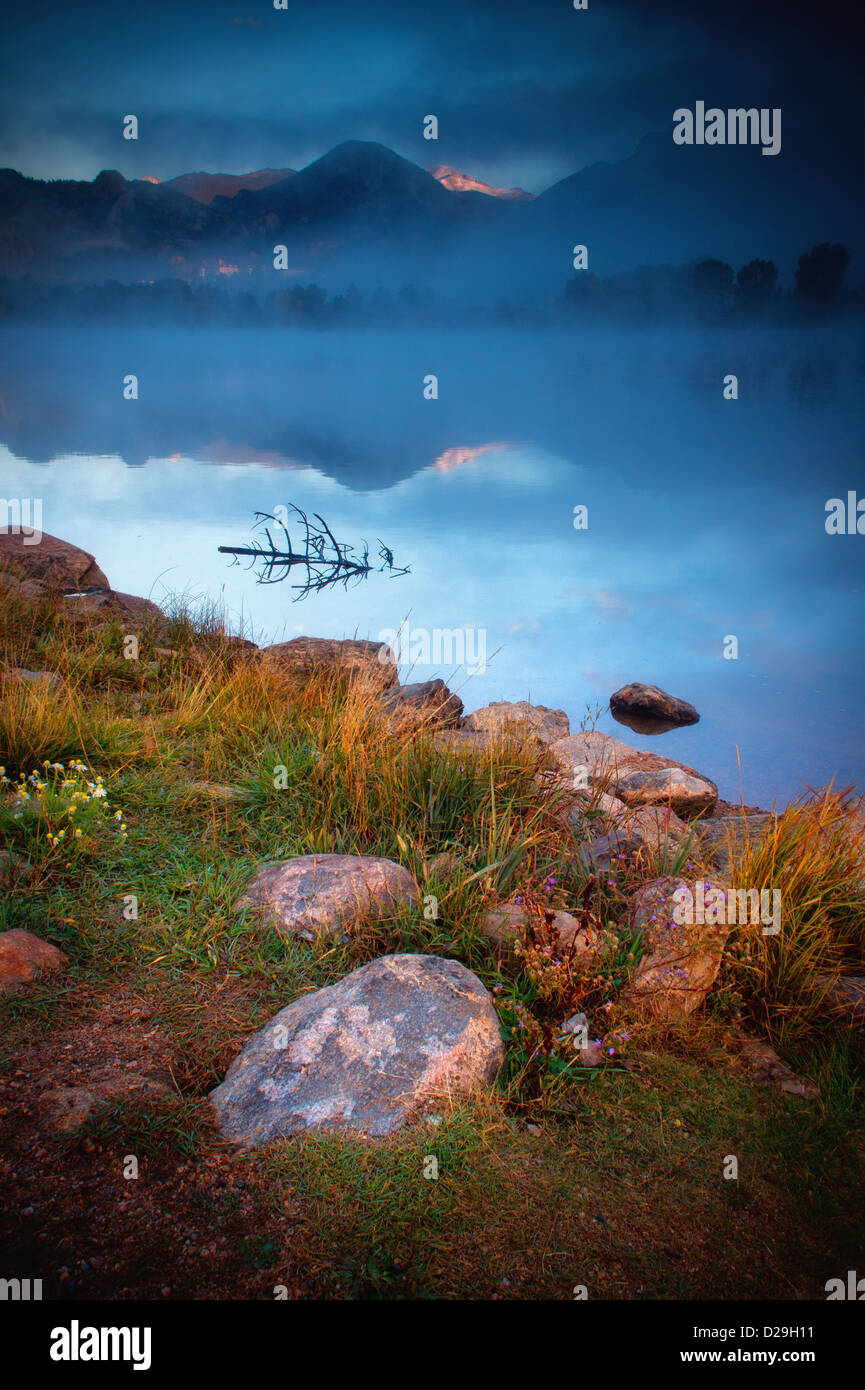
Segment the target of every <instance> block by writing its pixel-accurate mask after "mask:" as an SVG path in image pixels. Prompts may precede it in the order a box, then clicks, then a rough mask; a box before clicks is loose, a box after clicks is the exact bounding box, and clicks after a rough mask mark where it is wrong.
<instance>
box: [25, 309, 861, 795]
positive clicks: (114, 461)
mask: <svg viewBox="0 0 865 1390" xmlns="http://www.w3.org/2000/svg"><path fill="white" fill-rule="evenodd" d="M0 361H2V364H3V375H2V394H0V495H3V496H5V497H41V498H42V499H43V508H44V513H43V526H44V529H45V530H46V531H48V532H50V533H52V534H54V535H58V536H61V537H63V538H64V539H68V540H71V541H74V542H75V543H77V544H79V545H81V546H83V547H84V548H85V549H87V550H91V551H92V552H93V553H94V554H95V555H96V557H97V559H98V561H99V563H100V565H101V566H102V568H103V569H104V570H105V571H106V573H107V575H108V577H109V579H110V581H111V583H112V585H113V586H114V587H115V588H117V589H120V590H123V591H126V592H130V593H136V594H145V595H146V594H150V595H151V596H152V597H153V598H155V599H156V600H157V601H159V600H160V599H164V597H165V595H166V593H167V592H168V591H173V592H186V593H187V594H188V595H189V596H191V597H195V596H202V597H203V596H206V595H209V596H211V597H220V596H221V597H222V599H223V600H224V602H225V603H226V604H227V606H228V608H229V610H230V611H231V612H232V613H233V614H234V615H236V617H237V619H238V621H240V619H241V618H242V619H243V620H245V621H246V622H247V623H249V624H251V625H252V627H253V628H254V635H255V636H256V638H257V640H259V641H267V640H280V639H285V638H288V637H292V636H295V635H297V634H300V633H307V634H311V635H315V636H331V637H342V636H352V635H355V634H356V635H358V636H361V637H372V638H377V637H379V635H380V633H382V632H383V631H384V630H385V629H389V628H390V629H393V628H397V627H399V625H400V623H401V622H402V621H403V619H405V618H408V621H409V624H410V629H411V631H412V632H417V631H419V630H426V631H428V632H430V633H432V632H433V631H434V630H435V629H457V628H466V629H476V630H479V631H480V632H482V633H485V634H486V650H487V665H486V669H485V670H484V671H483V672H479V673H477V674H475V675H473V676H469V675H468V674H467V672H466V669H465V666H462V667H457V668H453V667H451V666H448V665H444V666H441V665H439V666H437V667H434V666H432V665H416V666H415V669H414V673H413V676H412V677H411V678H413V679H418V680H425V679H429V678H431V677H432V676H433V675H442V676H444V677H445V678H446V679H448V680H449V683H450V684H451V685H452V686H453V687H454V688H457V689H459V691H460V693H461V695H462V698H463V701H464V703H465V705H466V709H467V710H471V709H474V708H477V707H478V706H479V705H483V704H486V703H487V702H488V701H490V700H495V699H508V700H518V699H531V700H533V701H535V702H538V703H542V704H545V705H550V706H554V707H561V708H563V709H565V710H566V711H567V712H568V714H569V715H570V717H571V723H572V727H573V728H576V727H578V725H579V723H580V720H581V718H582V717H583V716H584V715H585V713H586V710H587V707H592V708H594V707H595V706H596V705H597V704H598V703H600V704H601V705H603V706H606V703H607V700H608V698H609V695H610V693H611V692H612V691H613V690H615V689H616V688H617V687H618V686H620V685H622V684H624V683H625V682H626V681H630V680H642V681H647V682H654V683H657V684H659V685H661V686H663V687H664V688H665V689H667V690H669V691H671V692H672V693H674V694H676V695H680V696H682V697H684V698H685V699H688V700H690V701H692V703H694V704H695V705H696V706H697V708H698V709H699V711H700V713H701V716H702V718H701V722H700V723H699V724H698V725H696V726H694V727H691V728H687V729H681V730H676V731H673V732H670V733H667V734H663V735H661V736H660V737H658V738H648V737H645V736H640V735H638V734H634V733H632V732H631V731H630V730H627V729H624V728H622V726H620V725H618V724H616V723H615V722H614V721H613V720H612V719H611V717H610V715H609V713H608V712H606V713H604V714H603V715H602V716H601V718H600V719H599V720H598V724H597V727H598V728H600V729H603V730H605V731H607V732H611V733H615V734H617V735H618V736H620V737H623V738H625V739H626V740H627V741H628V742H630V743H633V744H635V745H637V746H638V747H643V748H648V749H650V750H651V751H652V752H669V754H670V755H671V756H672V757H675V758H677V759H680V760H682V761H684V762H687V763H689V764H691V765H692V766H695V767H697V768H699V769H700V770H701V771H704V772H706V773H707V775H709V776H710V777H712V778H713V779H714V780H715V781H716V782H717V783H718V784H719V787H720V789H721V794H722V795H723V796H726V797H728V798H730V799H736V798H738V796H739V790H740V780H739V778H740V775H739V771H738V765H737V749H738V756H739V758H740V760H741V790H742V793H743V794H744V796H745V799H746V801H749V802H759V803H760V804H762V805H768V804H770V803H771V802H772V801H774V800H777V801H779V802H781V803H784V802H786V801H787V800H789V799H790V798H791V797H792V796H794V795H796V794H797V792H799V791H800V790H801V789H802V788H803V786H804V785H806V784H811V785H816V784H823V783H826V782H827V781H829V780H830V779H831V778H832V777H833V776H835V777H837V778H838V779H839V781H840V782H841V783H843V784H846V783H849V782H854V781H855V782H859V783H862V784H863V785H865V740H863V722H865V721H863V714H862V710H863V701H862V687H863V664H865V663H863V657H862V649H863V631H865V629H863V573H865V536H829V535H827V533H826V530H825V524H824V523H825V517H826V513H825V504H826V501H827V499H828V498H830V497H844V498H846V496H847V493H848V491H849V490H850V489H857V487H858V492H859V495H860V496H865V469H863V468H862V463H861V461H862V458H863V442H865V439H863V436H865V411H863V383H865V350H863V344H862V340H861V337H860V336H858V335H856V334H854V333H853V331H852V330H849V329H843V330H842V329H835V330H833V331H831V332H829V331H827V332H825V333H823V332H821V331H819V330H811V331H796V332H785V331H780V330H771V331H770V330H767V331H766V332H764V333H759V332H754V333H749V334H745V333H731V332H729V331H724V332H719V333H717V334H709V333H706V332H696V331H693V332H691V331H687V330H681V331H676V332H672V331H671V332H668V333H667V332H665V333H659V332H653V333H648V332H645V333H643V332H636V331H634V332H592V333H586V334H582V335H580V334H575V333H573V332H571V333H567V334H565V333H552V332H551V333H543V334H542V333H530V332H519V331H507V332H502V333H500V334H493V333H489V332H477V333H472V332H467V333H462V334H456V333H454V334H436V333H433V332H423V333H421V332H417V333H413V334H406V333H400V334H393V335H389V334H385V333H380V334H365V333H360V332H358V333H354V334H327V333H322V334H315V333H305V334H290V335H287V334H281V333H279V332H276V331H268V332H264V333H254V332H249V331H246V330H244V331H238V332H234V333H232V332H231V331H220V332H215V333H209V332H204V331H200V332H194V331H190V330H179V331H176V332H171V331H168V330H164V329H153V330H150V331H142V332H139V333H136V334H133V333H119V332H109V331H107V330H95V329H93V330H86V331H83V332H82V331H76V332H74V333H73V332H71V331H70V332H62V333H61V332H60V331H58V330H57V329H51V330H47V329H46V330H43V331H40V332H36V331H35V330H31V329H27V330H21V329H17V330H15V331H10V330H6V331H5V332H4V333H3V334H2V335H0ZM729 372H733V373H736V375H737V376H738V378H739V399H738V400H737V401H725V400H724V399H723V396H722V380H723V377H724V376H725V374H727V373H729ZM127 373H135V374H136V375H137V376H138V378H139V393H140V394H139V399H138V400H137V401H125V400H123V398H122V380H123V377H124V376H125V375H126V374H127ZM428 374H435V375H436V376H437V378H438V390H439V395H438V399H437V400H426V399H424V395H423V381H424V378H425V377H426V376H427V375H428ZM292 502H293V503H297V504H298V505H300V506H302V507H303V508H304V509H305V510H307V511H310V512H311V511H317V512H320V513H321V515H322V516H323V517H324V518H325V519H326V521H327V522H328V524H329V526H330V527H331V529H332V530H333V531H334V532H335V534H336V535H337V536H338V537H339V538H340V539H341V540H346V541H350V542H353V543H355V544H359V543H360V542H361V541H362V540H363V539H366V540H367V541H368V542H370V545H371V548H373V549H374V548H375V542H376V541H377V539H378V538H381V539H382V540H383V541H384V542H385V543H386V544H387V545H388V546H390V547H391V549H392V550H393V552H394V555H395V560H396V563H397V564H400V565H410V567H411V574H410V575H408V576H405V577H402V578H390V577H388V576H386V575H374V576H372V577H371V578H369V579H368V580H367V581H365V582H364V583H363V584H361V585H360V586H359V587H357V588H355V589H350V590H348V592H343V591H342V590H336V591H332V592H329V593H325V594H323V595H320V596H316V597H313V598H310V599H308V600H306V601H305V602H302V603H297V604H295V603H292V601H291V599H292V593H291V591H290V589H289V585H288V583H285V584H282V585H276V586H274V587H261V586H259V585H256V583H255V576H254V575H253V574H251V573H248V572H247V571H245V570H244V569H242V568H231V567H229V564H228V562H227V561H226V559H225V557H223V556H220V555H219V554H218V553H217V547H218V546H219V545H220V544H244V543H246V541H247V539H248V537H249V536H250V535H251V534H252V532H251V527H252V521H253V513H254V512H255V511H256V510H262V511H273V509H274V508H275V507H277V506H279V505H280V504H283V505H288V504H289V503H292ZM580 505H582V506H585V507H586V508H587V509H588V526H587V528H586V529H585V530H576V529H575V528H574V524H573V521H574V508H575V507H576V506H580ZM729 636H735V637H736V638H737V639H738V653H739V654H738V659H736V660H729V659H725V658H724V655H723V651H724V639H725V638H726V637H729ZM476 640H477V639H476ZM402 675H403V678H406V677H407V676H408V672H407V670H403V672H402Z"/></svg>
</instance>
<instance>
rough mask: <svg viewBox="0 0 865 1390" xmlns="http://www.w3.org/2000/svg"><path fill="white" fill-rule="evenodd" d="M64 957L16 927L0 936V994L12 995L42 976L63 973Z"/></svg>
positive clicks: (51, 947) (66, 962)
mask: <svg viewBox="0 0 865 1390" xmlns="http://www.w3.org/2000/svg"><path fill="white" fill-rule="evenodd" d="M67 964H68V961H67V958H66V956H65V955H64V954H63V952H62V951H60V950H58V948H57V947H56V946H52V945H51V944H50V943H49V942H47V941H42V940H40V938H39V937H38V936H34V935H33V933H32V932H29V931H23V930H21V929H20V928H18V927H15V928H13V929H12V930H11V931H4V932H0V991H2V990H4V989H5V990H8V991H10V992H11V991H13V990H16V989H19V988H20V987H21V985H23V984H26V982H27V981H28V980H34V979H36V978H37V977H38V976H40V975H43V974H50V973H51V972H52V971H59V970H64V969H65V968H66V965H67Z"/></svg>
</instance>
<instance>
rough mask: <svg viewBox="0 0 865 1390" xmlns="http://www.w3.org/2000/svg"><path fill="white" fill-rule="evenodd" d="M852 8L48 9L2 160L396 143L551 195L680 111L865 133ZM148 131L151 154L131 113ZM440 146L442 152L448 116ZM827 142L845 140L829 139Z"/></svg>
mask: <svg viewBox="0 0 865 1390" xmlns="http://www.w3.org/2000/svg"><path fill="white" fill-rule="evenodd" d="M851 35H852V14H851V12H850V11H849V10H848V9H847V8H846V7H841V6H836V7H834V8H833V7H832V6H831V5H829V6H826V5H821V6H820V7H819V8H817V9H815V7H814V6H813V5H811V4H808V5H803V4H799V3H795V2H794V3H781V0H761V3H760V4H755V3H754V0H747V3H745V0H728V3H725V4H723V5H718V6H712V7H709V6H705V5H701V6H696V7H694V6H692V5H691V4H688V3H686V0H589V8H588V9H587V10H585V11H575V10H574V9H573V7H572V6H571V5H569V4H568V3H567V0H546V2H545V3H544V2H541V3H539V2H538V0H474V3H473V2H472V0H437V2H436V3H435V4H434V5H429V6H424V5H417V4H415V3H413V2H411V0H381V2H380V3H371V4H369V5H364V6H358V5H357V4H356V3H354V0H331V3H328V4H327V5H326V6H318V5H310V4H309V3H308V0H289V5H288V8H287V9H286V10H285V11H276V10H274V8H273V5H272V3H269V4H266V3H264V0H256V3H254V4H244V5H243V6H242V7H239V6H238V5H237V4H236V3H233V0H206V3H203V2H202V0H186V3H184V4H182V5H179V6H178V5H177V4H175V3H165V0H149V3H148V4H147V5H146V6H130V7H125V6H118V5H116V4H115V3H105V0H91V2H90V3H87V2H86V0H85V3H83V4H81V5H79V6H75V7H72V6H69V5H66V4H63V5H61V4H58V3H56V0H48V3H47V4H44V5H40V6H39V7H38V9H37V10H33V11H31V12H29V13H22V14H20V15H18V16H16V17H15V18H14V19H13V20H11V21H9V22H7V36H6V37H7V43H6V73H5V75H4V76H5V80H4V82H3V93H4V95H3V98H2V107H0V128H2V141H0V163H3V164H7V165H12V166H13V167H16V168H21V169H23V170H24V172H27V173H34V174H38V175H40V176H42V177H58V176H65V177H84V178H92V177H93V175H94V174H95V173H97V172H98V170H99V169H100V168H105V167H115V168H119V169H120V170H121V171H122V172H123V173H125V174H127V175H129V176H135V175H144V174H152V175H156V176H157V177H160V178H169V177H172V176H173V175H175V174H178V173H182V172H185V171H187V170H189V169H198V168H206V169H211V170H220V171H224V172H241V171H244V170H247V169H251V168H259V167H263V166H265V165H271V166H282V165H289V166H292V167H295V168H297V167H302V166H303V165H304V164H305V163H308V162H309V161H310V160H311V159H314V158H316V157H317V156H318V155H320V154H322V153H324V151H325V150H327V149H329V148H330V147H332V145H334V144H336V143H338V142H339V141H340V140H344V139H376V140H381V141H382V142H384V143H386V144H388V145H390V146H391V147H393V148H394V149H397V150H398V151H399V152H400V153H402V154H404V155H406V156H407V157H409V158H412V159H415V160H417V162H419V163H421V164H433V163H448V164H454V165H456V166H457V167H463V168H467V169H468V170H469V171H470V172H472V173H475V174H477V175H479V176H480V177H484V178H487V179H489V180H491V181H494V182H497V183H506V184H512V183H520V184H523V185H524V186H526V187H528V188H531V189H533V190H539V189H540V188H542V187H545V186H546V185H547V184H549V183H550V182H552V181H554V180H555V179H557V178H560V177H562V176H563V175H564V174H566V173H569V172H571V171H573V170H574V169H577V168H580V167H581V166H582V165H584V164H587V163H591V162H593V161H594V160H598V159H610V160H615V159H621V158H624V157H626V156H627V155H628V154H629V153H630V152H631V151H632V150H633V148H634V147H635V145H636V144H637V143H638V141H639V139H640V138H641V137H642V136H643V135H644V134H645V133H646V132H647V131H650V130H663V129H665V128H667V127H668V126H669V125H670V122H671V116H672V111H673V109H674V108H675V107H676V106H679V105H687V104H692V103H693V102H694V101H695V100H696V99H698V98H704V99H706V100H708V101H709V102H710V103H712V102H716V103H717V104H719V105H722V106H727V105H739V104H747V105H752V104H756V105H763V106H777V105H780V106H782V107H784V108H785V114H786V113H787V112H789V113H790V114H791V115H792V116H793V117H794V118H795V117H797V116H798V118H799V120H800V121H801V122H804V121H805V120H806V119H807V120H810V121H811V123H812V126H813V129H814V138H815V139H823V138H825V140H826V142H827V157H829V158H831V141H832V135H833V131H834V132H837V131H839V130H846V131H848V132H849V130H850V129H851V127H855V128H857V129H858V108H857V106H856V105H855V102H856V96H855V93H856V90H857V83H856V71H855V63H856V52H855V47H854V45H853V44H852V42H851ZM129 112H132V113H134V114H136V115H138V116H139V118H140V121H141V138H140V139H139V141H138V142H137V143H135V142H127V141H124V140H123V139H122V137H121V119H122V117H123V116H124V115H125V114H127V113H129ZM430 112H432V113H434V114H436V115H437V116H438V117H439V121H440V139H439V141H438V142H437V143H436V144H433V143H432V142H425V141H423V140H422V138H421V135H420V132H421V121H422V118H423V116H424V115H426V114H427V113H430ZM824 132H825V135H824Z"/></svg>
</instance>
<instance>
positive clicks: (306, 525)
mask: <svg viewBox="0 0 865 1390" xmlns="http://www.w3.org/2000/svg"><path fill="white" fill-rule="evenodd" d="M291 510H292V511H293V512H295V513H296V514H297V516H298V517H299V518H300V522H301V524H302V526H303V530H304V538H303V541H302V545H303V549H302V550H293V549H292V540H291V536H290V535H289V532H288V528H287V526H286V525H285V523H284V522H283V521H280V520H279V519H278V518H277V517H275V516H272V515H271V514H270V512H256V513H255V525H256V526H260V527H263V528H264V534H265V536H266V537H267V543H266V544H265V542H264V541H263V540H259V539H256V540H254V541H253V543H252V544H251V545H221V546H220V547H219V553H220V554H221V555H231V556H233V557H234V562H235V564H240V560H241V558H244V559H247V558H248V559H249V564H248V565H247V569H254V568H255V567H256V566H257V565H259V566H260V567H261V568H260V570H259V574H258V583H259V584H279V583H281V582H282V580H283V579H285V577H286V575H287V574H288V573H289V572H290V571H291V570H293V569H299V570H301V571H302V572H303V582H302V583H301V584H292V586H291V587H292V589H296V590H297V593H296V595H295V598H294V600H293V602H294V603H297V602H298V600H299V599H302V598H306V597H307V596H308V595H309V594H318V593H321V591H322V590H323V589H329V588H330V587H331V586H332V585H333V584H342V585H343V587H344V588H348V585H349V584H351V583H352V582H355V583H359V582H360V580H361V579H366V577H367V575H369V574H372V573H373V572H374V571H375V572H376V573H378V574H382V573H383V572H384V571H385V570H387V571H388V572H389V573H390V575H391V577H395V576H396V575H400V574H408V573H409V569H408V567H406V568H405V569H398V568H397V567H396V566H395V565H394V562H393V551H392V550H391V549H389V547H388V546H386V545H385V544H384V543H383V542H382V541H379V543H378V547H379V548H378V558H379V560H381V564H380V565H379V566H377V567H376V566H375V565H373V564H371V563H370V558H369V546H368V545H367V543H366V541H364V542H363V552H362V553H361V554H360V555H355V552H354V546H352V545H346V544H344V543H343V542H341V541H338V540H337V539H336V537H335V536H334V534H333V532H332V531H331V529H330V527H329V526H328V524H327V522H326V521H325V520H324V519H323V518H322V517H320V516H319V515H318V512H313V514H312V521H310V519H309V517H308V516H307V515H306V512H303V511H301V509H300V507H296V506H295V505H294V504H293V503H292V504H291ZM267 522H273V524H274V526H275V527H277V526H278V527H279V530H280V531H281V532H282V537H281V538H280V536H279V534H278V533H277V539H276V540H274V538H273V536H272V535H271V533H270V529H269V527H268V526H267V524H266V523H267Z"/></svg>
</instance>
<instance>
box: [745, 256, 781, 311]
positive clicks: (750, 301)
mask: <svg viewBox="0 0 865 1390" xmlns="http://www.w3.org/2000/svg"><path fill="white" fill-rule="evenodd" d="M777 279H778V267H777V266H776V265H775V264H774V262H773V261H761V260H759V259H757V260H753V261H749V262H748V264H747V265H743V266H742V269H741V270H740V271H739V274H738V275H737V276H736V291H737V294H738V299H739V303H740V305H741V306H742V308H743V309H744V310H746V312H748V313H753V312H756V311H760V310H762V309H766V308H768V306H769V305H770V304H771V302H772V297H773V295H774V292H775V281H776V280H777Z"/></svg>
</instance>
